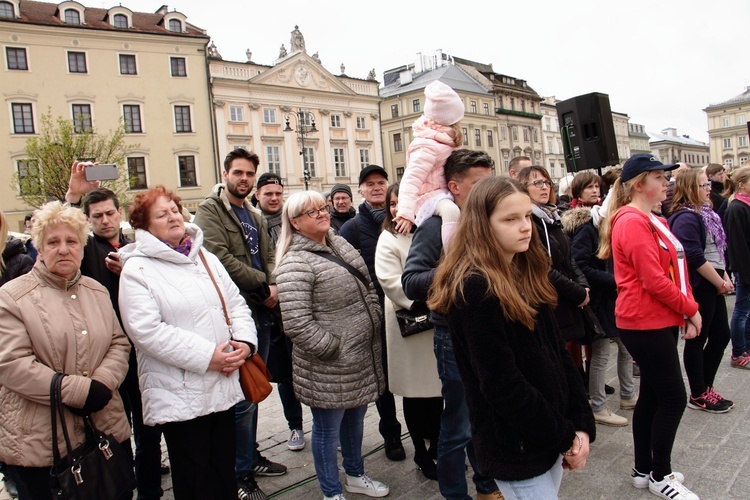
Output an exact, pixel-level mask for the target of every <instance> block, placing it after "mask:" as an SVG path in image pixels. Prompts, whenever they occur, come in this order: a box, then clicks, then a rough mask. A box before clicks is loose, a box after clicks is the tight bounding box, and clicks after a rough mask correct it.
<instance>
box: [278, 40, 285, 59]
mask: <svg viewBox="0 0 750 500" xmlns="http://www.w3.org/2000/svg"><path fill="white" fill-rule="evenodd" d="M282 57H286V47H284V44H283V43H282V44H281V48H280V49H279V58H282Z"/></svg>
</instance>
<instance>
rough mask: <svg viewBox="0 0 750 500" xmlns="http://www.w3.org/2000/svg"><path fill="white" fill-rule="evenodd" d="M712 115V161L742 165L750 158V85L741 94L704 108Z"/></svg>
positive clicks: (709, 139) (707, 115)
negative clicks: (749, 140)
mask: <svg viewBox="0 0 750 500" xmlns="http://www.w3.org/2000/svg"><path fill="white" fill-rule="evenodd" d="M703 111H704V112H705V113H706V117H707V119H708V144H709V146H710V148H711V163H721V164H724V165H728V166H730V167H740V166H743V165H745V164H747V162H748V159H750V145H748V132H750V129H749V127H750V125H748V124H749V123H750V86H748V87H746V88H745V91H744V92H743V93H741V94H739V95H737V96H734V97H732V98H731V99H728V100H726V101H723V102H720V103H717V104H711V105H709V106H708V107H706V108H705V109H704V110H703Z"/></svg>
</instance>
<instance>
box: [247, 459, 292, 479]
mask: <svg viewBox="0 0 750 500" xmlns="http://www.w3.org/2000/svg"><path fill="white" fill-rule="evenodd" d="M253 471H254V472H255V475H256V476H283V475H284V474H286V465H281V464H277V463H276V462H271V461H270V460H268V459H267V458H266V457H264V456H263V455H261V457H260V459H258V463H257V464H255V467H253Z"/></svg>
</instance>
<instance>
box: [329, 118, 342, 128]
mask: <svg viewBox="0 0 750 500" xmlns="http://www.w3.org/2000/svg"><path fill="white" fill-rule="evenodd" d="M331 127H333V128H341V115H331Z"/></svg>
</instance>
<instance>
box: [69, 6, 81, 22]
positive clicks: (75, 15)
mask: <svg viewBox="0 0 750 500" xmlns="http://www.w3.org/2000/svg"><path fill="white" fill-rule="evenodd" d="M65 24H81V13H80V12H78V11H77V10H75V9H66V10H65Z"/></svg>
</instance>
